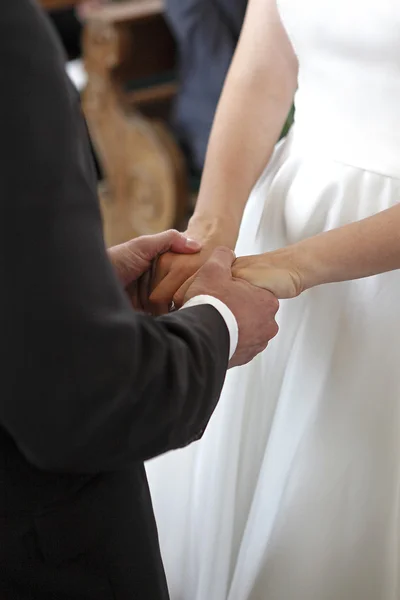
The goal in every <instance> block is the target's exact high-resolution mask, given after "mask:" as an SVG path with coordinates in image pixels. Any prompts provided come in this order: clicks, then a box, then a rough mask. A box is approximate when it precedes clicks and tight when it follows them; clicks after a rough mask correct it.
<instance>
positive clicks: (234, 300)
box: [184, 248, 279, 367]
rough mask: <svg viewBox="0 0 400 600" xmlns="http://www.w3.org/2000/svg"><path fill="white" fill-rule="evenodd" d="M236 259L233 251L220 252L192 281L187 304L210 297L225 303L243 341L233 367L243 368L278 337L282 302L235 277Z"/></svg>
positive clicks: (217, 252) (232, 362)
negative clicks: (276, 317)
mask: <svg viewBox="0 0 400 600" xmlns="http://www.w3.org/2000/svg"><path fill="white" fill-rule="evenodd" d="M234 260H235V255H234V253H233V252H232V250H229V249H227V248H218V249H217V250H215V252H214V253H213V255H212V256H211V258H210V259H209V260H208V261H207V262H206V263H205V264H204V266H203V267H202V268H201V269H200V270H199V271H198V272H197V274H196V275H195V276H194V277H193V278H192V281H191V285H190V286H189V288H188V289H187V290H186V294H185V298H184V303H185V302H188V301H189V300H190V299H191V298H194V297H195V296H198V295H202V294H207V295H209V296H214V297H215V298H218V299H219V300H221V301H222V302H223V303H224V304H226V306H228V308H230V310H231V311H232V313H233V314H234V316H235V318H236V321H237V324H238V328H239V341H238V346H237V349H236V352H235V354H234V356H233V357H232V359H231V362H230V364H229V366H230V367H236V366H239V365H243V364H246V363H248V362H249V361H251V360H252V359H253V358H254V357H255V356H256V355H257V354H259V353H260V352H262V350H264V349H265V348H266V347H267V345H268V342H269V341H270V340H271V339H272V338H273V337H275V335H276V334H277V333H278V325H277V323H276V321H275V315H276V313H277V311H278V308H279V302H278V300H277V299H276V298H275V296H273V295H272V294H271V293H270V292H267V291H266V290H262V289H260V288H257V287H254V286H253V285H251V284H249V283H247V282H246V281H243V280H240V279H235V278H234V277H233V276H232V271H231V269H232V264H233V262H234Z"/></svg>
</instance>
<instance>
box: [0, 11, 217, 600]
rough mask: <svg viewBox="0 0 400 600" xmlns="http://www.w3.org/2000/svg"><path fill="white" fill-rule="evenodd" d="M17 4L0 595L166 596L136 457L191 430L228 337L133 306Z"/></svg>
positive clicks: (198, 312)
mask: <svg viewBox="0 0 400 600" xmlns="http://www.w3.org/2000/svg"><path fill="white" fill-rule="evenodd" d="M63 61H64V58H63V56H62V53H61V51H60V49H59V46H58V44H57V42H56V40H55V37H54V35H53V33H52V30H51V28H50V25H49V23H48V21H47V20H46V19H45V17H44V16H43V15H42V13H41V11H40V9H39V8H38V7H37V6H36V5H35V3H34V1H33V0H9V1H7V2H4V3H3V4H2V7H1V18H0V88H1V94H0V119H1V128H0V207H1V217H0V224H1V225H0V227H1V231H0V281H1V292H0V319H1V334H0V355H1V363H0V364H1V377H0V381H1V395H0V598H1V599H2V600H3V599H12V600H16V599H28V598H29V599H30V600H32V599H35V600H36V599H37V600H46V599H48V600H50V599H51V600H62V599H64V598H65V599H68V600H74V599H78V598H79V599H82V600H83V599H89V598H90V599H91V598H93V599H96V600H102V599H103V598H104V599H110V600H111V599H114V600H115V599H118V600H119V599H121V600H122V599H125V598H126V599H127V600H128V599H129V600H133V599H134V598H135V599H136V600H138V599H140V600H142V599H143V600H158V599H165V598H167V597H168V592H167V589H166V583H165V577H164V572H163V567H162V563H161V559H160V553H159V547H158V539H157V532H156V526H155V522H154V517H153V513H152V506H151V500H150V496H149V490H148V487H147V482H146V477H145V472H144V466H143V461H144V460H145V459H148V458H150V457H153V456H156V455H158V454H160V453H163V452H166V451H168V450H171V449H174V448H178V447H180V446H184V445H186V444H188V443H190V442H191V441H193V440H195V439H197V438H199V437H200V435H201V433H202V431H203V430H204V428H205V426H206V424H207V422H208V420H209V418H210V416H211V414H212V412H213V409H214V407H215V405H216V402H217V399H218V397H219V394H220V391H221V387H222V384H223V380H224V376H225V370H226V367H227V362H228V352H229V336H228V331H227V328H226V326H225V323H224V322H223V320H222V318H221V317H220V315H219V313H218V312H217V311H215V310H214V308H212V307H210V306H203V307H198V308H191V309H187V310H184V311H181V312H179V313H177V314H175V315H171V316H167V317H163V318H159V319H152V318H150V317H147V316H143V315H139V314H135V313H134V312H133V311H132V309H131V307H130V305H129V302H128V301H127V299H126V297H125V294H124V291H123V290H122V288H121V287H120V285H119V283H118V281H117V279H116V276H115V274H114V271H113V268H112V267H111V265H110V263H109V261H108V259H107V255H106V251H105V247H104V242H103V237H102V225H101V218H100V213H99V207H98V201H97V197H96V179H95V174H94V170H93V166H92V162H91V157H90V151H89V148H88V140H87V133H86V129H85V125H84V121H83V119H82V116H81V114H80V109H79V102H78V98H77V96H76V93H75V91H74V90H73V88H72V86H71V85H70V84H69V81H68V79H67V76H66V75H65V73H64V68H63Z"/></svg>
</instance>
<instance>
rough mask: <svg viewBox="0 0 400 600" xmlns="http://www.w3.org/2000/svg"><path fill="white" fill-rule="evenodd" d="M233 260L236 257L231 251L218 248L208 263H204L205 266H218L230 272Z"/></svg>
mask: <svg viewBox="0 0 400 600" xmlns="http://www.w3.org/2000/svg"><path fill="white" fill-rule="evenodd" d="M235 260H236V256H235V253H234V252H233V250H231V249H230V248H225V247H224V246H220V247H219V248H216V249H215V250H214V252H213V253H212V255H211V256H210V258H209V259H208V261H207V262H206V263H205V266H206V265H209V266H218V267H220V268H221V267H222V268H223V269H226V270H229V272H231V270H232V265H233V263H234V262H235Z"/></svg>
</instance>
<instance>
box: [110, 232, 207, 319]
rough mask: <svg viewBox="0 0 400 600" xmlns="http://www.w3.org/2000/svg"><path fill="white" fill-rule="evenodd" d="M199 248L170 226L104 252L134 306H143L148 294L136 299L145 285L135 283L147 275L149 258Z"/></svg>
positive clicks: (189, 251)
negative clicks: (167, 229) (161, 231)
mask: <svg viewBox="0 0 400 600" xmlns="http://www.w3.org/2000/svg"><path fill="white" fill-rule="evenodd" d="M200 250H201V246H200V244H199V243H198V242H195V241H194V240H191V239H189V238H188V237H187V236H185V235H183V234H182V233H179V232H178V231H175V230H173V229H171V230H169V231H164V232H163V233H158V234H156V235H146V236H142V237H139V238H135V239H133V240H130V241H129V242H125V243H124V244H120V245H119V246H114V247H112V248H110V249H109V250H108V256H109V259H110V261H111V263H112V265H113V266H114V269H115V271H116V273H117V275H118V278H119V279H120V281H121V283H122V285H123V286H124V288H125V289H126V290H127V292H128V294H129V296H130V297H131V300H132V304H133V305H134V307H135V308H139V309H143V308H144V306H145V305H146V304H147V301H148V298H147V297H146V298H142V299H140V298H139V295H143V290H145V289H146V285H144V284H143V281H142V285H141V286H138V281H139V280H140V278H141V277H143V276H146V275H150V269H151V267H152V265H153V261H154V260H155V259H156V258H157V257H158V256H159V255H160V254H163V253H164V252H169V251H170V252H175V253H177V254H195V253H196V252H199V251H200ZM139 287H140V289H139ZM146 296H147V294H146Z"/></svg>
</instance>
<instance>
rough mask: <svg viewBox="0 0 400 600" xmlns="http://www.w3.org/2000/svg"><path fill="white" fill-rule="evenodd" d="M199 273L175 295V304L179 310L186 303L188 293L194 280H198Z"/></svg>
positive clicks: (188, 280) (187, 281)
mask: <svg viewBox="0 0 400 600" xmlns="http://www.w3.org/2000/svg"><path fill="white" fill-rule="evenodd" d="M196 275H197V273H194V275H192V276H191V277H189V279H187V280H186V281H185V283H184V284H183V285H181V287H180V288H179V290H178V291H177V292H176V293H175V294H174V303H175V306H176V307H177V308H181V307H182V306H183V304H184V301H185V296H186V292H187V291H188V289H189V288H190V286H191V285H192V283H193V281H194V279H195V278H196Z"/></svg>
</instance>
